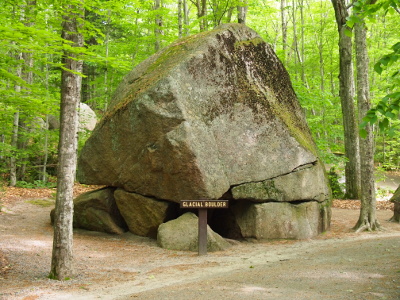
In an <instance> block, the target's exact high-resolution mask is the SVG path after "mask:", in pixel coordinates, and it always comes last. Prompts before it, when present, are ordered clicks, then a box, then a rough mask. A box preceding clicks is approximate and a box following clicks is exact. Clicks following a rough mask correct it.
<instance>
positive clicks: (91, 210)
mask: <svg viewBox="0 0 400 300" xmlns="http://www.w3.org/2000/svg"><path fill="white" fill-rule="evenodd" d="M114 191H115V188H103V189H99V190H95V191H90V192H87V193H84V194H81V195H80V196H78V197H76V198H75V199H74V220H73V226H74V227H75V228H81V229H87V230H93V231H100V232H107V233H114V234H122V233H124V232H126V231H127V226H126V223H125V221H124V219H123V218H122V216H121V214H120V212H119V210H118V207H117V205H116V204H115V200H114V196H113V194H114ZM54 213H55V211H54V209H53V210H52V211H51V213H50V216H51V221H52V223H53V222H54Z"/></svg>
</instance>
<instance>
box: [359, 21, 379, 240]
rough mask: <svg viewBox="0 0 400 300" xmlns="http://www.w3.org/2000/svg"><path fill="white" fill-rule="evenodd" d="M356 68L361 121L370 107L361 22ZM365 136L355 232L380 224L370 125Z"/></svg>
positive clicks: (363, 26)
mask: <svg viewBox="0 0 400 300" xmlns="http://www.w3.org/2000/svg"><path fill="white" fill-rule="evenodd" d="M354 36H355V46H356V67H357V100H358V115H359V118H360V121H361V119H362V118H363V117H364V116H365V115H366V114H367V112H368V110H369V109H370V108H371V100H370V93H369V78H368V64H369V59H368V51H367V29H366V27H365V23H364V22H360V23H356V24H355V30H354ZM365 130H366V131H367V136H366V137H365V138H360V161H361V210H360V217H359V219H358V222H357V224H356V226H355V227H354V229H355V230H356V231H357V232H359V231H364V230H369V231H371V230H376V229H379V227H380V225H379V222H378V220H377V218H376V197H375V178H374V135H373V129H372V126H371V125H370V124H369V123H368V125H367V126H366V127H365Z"/></svg>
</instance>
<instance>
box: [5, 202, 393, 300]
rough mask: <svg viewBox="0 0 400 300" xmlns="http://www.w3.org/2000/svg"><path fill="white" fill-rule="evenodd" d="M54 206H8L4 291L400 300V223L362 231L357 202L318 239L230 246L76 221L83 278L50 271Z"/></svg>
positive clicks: (384, 213) (15, 294)
mask: <svg viewBox="0 0 400 300" xmlns="http://www.w3.org/2000/svg"><path fill="white" fill-rule="evenodd" d="M50 210H51V208H50V207H41V206H37V205H34V204H31V203H27V202H26V201H25V200H18V201H14V202H13V203H9V204H8V205H7V213H1V214H0V250H1V251H0V252H3V253H4V255H5V258H6V259H7V261H8V266H9V270H8V271H7V272H6V273H5V274H0V299H26V300H28V299H211V298H215V299H244V298H248V299H322V298H324V299H325V298H326V299H400V265H399V263H400V225H399V224H394V223H389V222H387V221H385V220H387V219H389V218H390V216H391V215H392V212H391V211H390V210H381V211H378V217H379V220H380V221H381V223H382V225H383V226H384V227H385V228H386V230H385V231H382V232H378V233H362V234H354V233H353V232H351V230H350V228H351V227H352V226H353V225H354V224H355V222H356V220H357V218H358V210H351V209H339V208H334V209H333V218H332V229H331V231H330V232H328V233H326V234H323V235H321V236H319V237H317V238H316V239H313V240H305V241H268V242H261V243H260V242H258V243H252V242H243V243H237V244H236V245H234V246H232V247H231V248H230V249H229V250H227V251H224V252H217V253H210V254H208V255H207V256H202V257H199V256H197V254H196V253H189V252H182V251H170V250H164V249H161V248H159V247H157V245H156V243H155V241H154V240H151V239H147V238H142V237H137V236H134V235H132V234H129V233H127V234H124V235H122V236H114V235H108V234H102V233H97V232H90V231H84V230H76V231H75V234H74V255H75V269H76V274H77V275H76V277H74V278H72V279H71V280H68V281H65V282H58V281H54V280H49V279H47V278H46V276H47V275H48V272H49V270H50V257H51V247H52V228H51V226H50V223H49V212H50Z"/></svg>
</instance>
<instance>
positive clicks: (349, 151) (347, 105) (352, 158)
mask: <svg viewBox="0 0 400 300" xmlns="http://www.w3.org/2000/svg"><path fill="white" fill-rule="evenodd" d="M332 4H333V7H334V9H335V16H336V22H337V25H338V31H339V60H340V74H339V85H340V88H339V95H340V101H341V104H342V114H343V127H344V147H345V154H346V158H347V162H346V167H345V175H346V197H347V198H349V199H359V196H360V184H361V183H360V156H359V139H358V128H357V122H356V113H355V105H354V75H353V64H352V42H351V37H349V36H347V35H346V34H345V30H350V29H349V28H348V27H347V26H346V18H347V16H348V13H347V9H346V3H345V1H344V0H332Z"/></svg>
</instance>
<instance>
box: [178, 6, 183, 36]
mask: <svg viewBox="0 0 400 300" xmlns="http://www.w3.org/2000/svg"><path fill="white" fill-rule="evenodd" d="M182 24H183V22H182V0H178V36H179V38H181V37H182V36H183V30H182Z"/></svg>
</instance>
